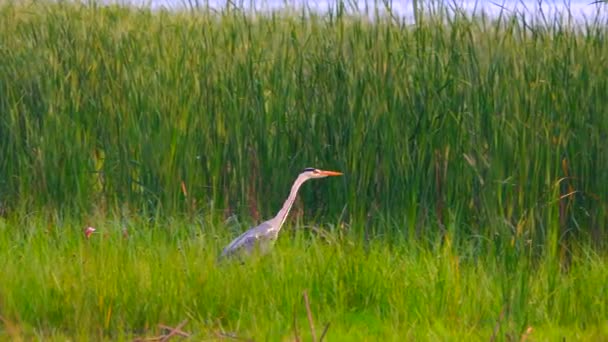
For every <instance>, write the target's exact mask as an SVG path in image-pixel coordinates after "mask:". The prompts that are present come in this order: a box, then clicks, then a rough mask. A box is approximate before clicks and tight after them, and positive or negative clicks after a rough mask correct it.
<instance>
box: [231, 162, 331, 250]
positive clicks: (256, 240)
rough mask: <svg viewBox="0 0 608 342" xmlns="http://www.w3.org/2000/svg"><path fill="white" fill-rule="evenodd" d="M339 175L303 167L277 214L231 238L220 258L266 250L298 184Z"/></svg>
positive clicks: (293, 197)
mask: <svg viewBox="0 0 608 342" xmlns="http://www.w3.org/2000/svg"><path fill="white" fill-rule="evenodd" d="M340 175H342V173H341V172H335V171H323V170H318V169H314V168H306V169H304V171H302V173H300V175H299V176H298V178H296V180H295V182H294V183H293V185H292V187H291V192H290V193H289V197H287V200H286V201H285V203H284V204H283V207H282V208H281V210H279V212H278V213H277V215H276V216H275V217H273V218H272V219H270V220H268V221H265V222H263V223H261V224H260V225H258V226H256V227H253V228H251V229H249V230H247V231H246V232H244V233H243V234H241V235H240V236H238V237H237V238H236V239H234V240H232V242H230V244H228V246H226V247H225V248H224V250H223V251H222V254H221V255H220V259H223V258H227V257H231V256H234V255H236V254H240V253H241V252H243V253H245V254H250V253H251V252H253V251H254V250H255V249H256V248H257V249H259V250H260V251H261V252H262V253H266V252H268V250H269V249H270V248H271V247H272V245H273V244H274V242H275V240H276V239H277V237H278V235H279V231H280V230H281V227H282V226H283V223H284V222H285V219H286V218H287V214H289V211H290V209H291V206H292V205H293V202H294V201H295V199H296V195H297V193H298V190H299V189H300V186H301V185H302V184H303V183H304V182H306V181H307V180H309V179H314V178H324V177H327V176H340Z"/></svg>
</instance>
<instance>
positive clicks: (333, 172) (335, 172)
mask: <svg viewBox="0 0 608 342" xmlns="http://www.w3.org/2000/svg"><path fill="white" fill-rule="evenodd" d="M319 173H320V174H322V175H324V176H342V175H343V173H342V172H337V171H323V170H319Z"/></svg>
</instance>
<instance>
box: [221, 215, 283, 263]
mask: <svg viewBox="0 0 608 342" xmlns="http://www.w3.org/2000/svg"><path fill="white" fill-rule="evenodd" d="M269 228H271V225H270V224H268V223H267V222H264V223H262V224H260V225H259V226H257V227H254V228H251V229H249V230H247V231H246V232H244V233H243V234H241V235H239V236H238V237H237V238H236V239H234V240H232V242H230V244H228V246H226V248H224V250H223V251H222V256H228V255H230V254H233V253H234V252H236V251H238V250H242V249H244V250H246V251H248V252H251V250H252V249H253V247H255V245H256V243H258V241H260V240H263V239H265V238H266V234H267V232H268V229H269Z"/></svg>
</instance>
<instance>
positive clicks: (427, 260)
mask: <svg viewBox="0 0 608 342" xmlns="http://www.w3.org/2000/svg"><path fill="white" fill-rule="evenodd" d="M1 224H2V229H1V231H0V258H1V260H3V262H2V275H3V281H2V282H0V315H2V317H3V319H4V320H3V323H4V331H2V330H0V339H10V340H14V339H16V338H17V337H18V336H19V337H22V338H25V339H27V340H30V339H45V340H46V339H53V338H55V339H57V340H62V339H64V338H76V337H78V338H80V339H81V338H86V339H105V340H109V339H111V340H123V339H129V338H133V337H136V336H139V337H142V336H147V337H151V336H153V335H155V334H158V329H157V328H156V325H157V324H158V323H164V324H168V325H173V326H174V325H177V324H178V323H179V322H181V321H183V320H185V319H188V324H187V326H186V328H185V329H184V330H186V331H188V332H191V333H192V334H193V339H194V340H203V339H207V338H217V333H219V332H224V333H228V332H234V333H237V335H238V336H241V337H247V338H255V340H275V341H276V340H293V339H294V338H295V332H294V328H293V326H294V319H295V320H296V326H297V331H298V332H299V334H300V335H301V337H302V338H306V339H307V340H310V339H309V338H310V332H309V329H308V323H307V318H306V310H305V305H304V302H303V299H302V294H303V292H304V291H307V293H308V295H309V298H310V302H311V311H312V312H313V315H314V318H315V325H316V328H317V330H318V331H317V336H319V335H320V331H321V330H322V328H323V327H324V326H325V324H326V323H330V326H329V329H328V334H327V340H328V341H336V340H340V341H344V340H352V341H361V340H379V339H387V340H392V341H397V340H403V339H406V340H416V341H420V340H428V341H436V340H454V341H457V340H482V341H483V340H485V341H487V340H489V339H490V338H491V336H492V335H493V334H494V330H495V329H496V337H497V339H498V340H499V341H509V340H519V338H520V337H521V336H522V335H524V332H525V331H526V330H527V329H528V327H532V332H531V333H530V335H529V337H528V338H529V339H530V340H532V341H555V340H561V339H562V338H566V340H587V341H597V340H602V339H605V338H606V336H608V330H606V317H608V305H607V303H606V298H607V296H608V284H607V283H606V281H605V280H606V274H607V272H608V263H607V262H606V259H605V258H601V257H600V256H598V255H596V254H592V253H591V254H589V253H582V252H581V253H577V256H576V257H574V258H573V261H572V264H571V266H570V269H569V270H568V272H559V270H558V269H556V266H558V265H556V264H554V263H551V262H550V261H549V260H547V259H543V260H541V261H539V262H531V261H530V260H529V259H527V258H525V257H522V256H521V254H519V253H518V252H516V251H515V250H514V247H511V246H508V245H506V246H500V247H496V248H494V249H492V250H491V251H488V252H487V253H486V254H484V255H483V256H478V255H475V253H474V252H473V251H471V250H466V249H459V248H456V247H455V246H453V245H452V244H451V243H450V242H449V241H448V242H446V243H445V244H443V245H440V244H437V245H435V246H433V248H430V249H429V248H421V247H420V246H418V245H416V244H403V243H394V242H390V241H387V240H384V239H377V240H373V241H371V242H369V243H367V244H364V243H362V242H360V241H359V240H358V239H357V238H352V237H349V236H348V234H346V235H342V236H341V235H340V234H338V233H337V232H335V233H333V234H331V235H330V237H331V238H330V239H329V240H324V239H321V238H315V237H313V236H311V234H310V230H308V229H303V227H302V226H300V227H299V228H298V229H293V228H294V227H288V228H286V231H284V232H283V233H284V234H283V235H282V236H281V238H280V239H279V240H278V243H277V245H276V248H275V250H274V251H273V253H271V254H269V255H266V256H264V257H260V258H253V259H251V260H250V261H249V262H248V263H247V264H245V265H241V264H238V263H235V264H231V263H227V264H220V265H218V264H217V263H216V261H217V259H216V257H217V254H218V252H219V248H220V247H221V246H222V245H223V244H224V243H227V242H228V240H227V237H228V236H227V234H226V233H225V232H223V230H224V228H219V229H218V228H217V226H214V225H212V224H211V223H210V222H200V223H198V224H193V223H187V222H183V221H171V222H163V223H159V224H157V225H150V224H146V223H142V222H123V223H120V222H117V221H107V222H104V223H103V224H100V226H96V227H97V228H98V231H99V232H100V234H99V235H93V237H92V238H91V239H90V240H87V239H85V238H84V235H83V234H82V233H81V231H80V229H81V227H79V226H75V225H73V224H72V223H69V222H59V221H56V222H54V223H53V224H49V225H45V224H44V222H42V221H38V220H35V219H33V220H23V221H21V222H6V221H2V223H1ZM13 225H20V227H15V226H13ZM124 227H127V229H128V231H129V236H128V238H124V237H123V235H122V233H121V230H122V229H123V228H124ZM14 231H21V234H20V236H19V237H18V238H15V236H14V235H15V234H14V233H13V232H14ZM517 255H519V256H517ZM507 261H508V262H507ZM501 311H502V312H503V314H502V318H499V317H501ZM497 322H499V323H497ZM497 326H498V328H496V327H497Z"/></svg>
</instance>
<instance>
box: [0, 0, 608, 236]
mask: <svg viewBox="0 0 608 342" xmlns="http://www.w3.org/2000/svg"><path fill="white" fill-rule="evenodd" d="M0 16H1V22H2V24H0V41H2V46H1V50H0V58H1V63H0V82H1V83H0V92H1V97H0V111H1V112H2V120H1V121H0V139H1V145H0V149H1V150H0V153H1V155H2V159H1V164H0V172H1V175H2V177H1V178H0V194H1V198H0V200H1V204H2V209H3V210H4V211H11V210H15V209H16V208H22V209H23V208H24V209H26V210H27V209H32V208H40V207H45V208H58V209H63V210H64V211H66V212H68V213H70V214H71V215H73V214H79V213H84V214H88V213H91V212H94V211H99V210H101V211H103V212H105V211H116V210H117V209H120V208H129V209H130V210H136V211H139V210H145V211H146V212H148V213H150V212H159V210H161V211H162V212H163V213H167V214H176V213H177V214H180V213H184V212H187V213H193V212H194V213H203V214H213V213H218V212H219V213H223V214H225V213H226V212H227V213H229V214H232V213H238V214H239V215H243V216H245V217H251V216H254V218H257V215H258V213H261V215H263V216H268V215H270V214H271V213H272V212H274V211H275V210H276V209H277V207H278V206H279V204H280V202H281V201H282V200H283V199H284V197H285V196H286V192H287V191H288V188H289V184H290V182H291V181H292V180H293V178H294V177H295V175H296V174H297V173H298V172H299V171H300V170H301V169H302V168H303V167H306V166H316V167H322V168H330V169H331V168H335V169H339V170H342V171H344V172H345V173H346V174H347V176H346V177H344V178H343V180H342V182H326V183H324V184H322V185H321V184H315V185H311V187H312V188H313V190H312V191H304V192H303V193H302V197H301V198H302V199H303V202H304V203H305V204H306V205H304V206H302V207H303V208H305V210H306V211H307V212H312V213H315V211H316V213H319V212H320V211H322V212H323V213H324V214H331V216H333V217H338V216H339V215H341V216H340V217H341V219H342V220H344V221H345V222H355V221H356V220H357V219H358V220H363V219H365V220H368V218H369V221H367V225H368V226H370V227H375V228H374V229H378V230H386V229H387V228H388V227H392V228H394V230H395V233H397V232H398V233H399V234H410V235H411V234H412V233H414V232H416V231H418V233H422V232H421V231H422V230H437V229H439V228H441V227H446V226H448V225H450V224H451V223H454V224H455V225H456V226H457V228H456V229H457V231H459V232H461V231H462V232H466V233H472V234H475V235H479V234H481V235H487V234H488V233H490V234H494V233H496V232H501V233H502V232H511V233H513V234H518V235H522V234H523V235H528V236H529V237H530V238H537V237H539V235H540V236H544V235H546V234H547V233H548V232H550V231H552V230H561V231H562V232H566V231H583V232H585V233H594V234H596V235H601V236H602V237H604V238H605V230H603V228H601V227H603V226H605V225H606V222H607V218H606V215H605V214H604V212H605V211H606V198H607V196H608V182H606V180H607V179H608V151H607V147H606V146H607V145H606V143H605V139H606V132H608V109H607V108H608V106H606V105H605V100H606V96H607V95H606V94H608V85H607V84H608V82H607V81H606V80H607V79H608V67H607V66H606V65H608V64H607V60H606V59H607V58H608V57H607V56H608V45H607V44H606V43H605V40H606V25H605V24H606V23H592V22H589V23H587V24H582V25H578V26H575V25H569V24H568V22H567V21H564V20H558V19H557V18H556V19H555V21H554V22H553V23H550V24H543V25H537V24H535V23H533V22H532V23H527V22H525V21H524V20H523V18H517V17H502V18H501V19H499V20H496V21H489V20H487V19H483V18H474V19H471V18H467V17H465V16H462V15H460V16H455V17H451V19H449V20H447V19H448V18H447V17H441V16H438V15H435V16H429V17H424V16H422V17H420V18H419V22H418V23H417V24H416V25H406V24H404V23H401V24H400V23H396V22H395V21H394V20H383V19H376V20H375V21H374V22H373V23H372V22H369V21H366V20H364V19H356V18H352V17H346V16H344V17H340V16H330V17H321V16H314V15H310V16H308V17H307V18H306V20H304V19H303V18H301V17H299V16H297V15H276V14H275V15H269V16H258V17H253V16H246V15H243V14H241V13H239V12H229V13H224V14H206V13H204V12H203V13H195V14H191V13H190V14H185V13H181V14H180V13H169V12H164V11H160V12H151V11H149V10H130V9H125V8H118V7H103V6H78V5H53V6H41V5H29V6H28V5H14V6H11V5H4V6H2V10H1V14H0ZM446 21H447V24H446V23H445V22H446ZM389 222H390V224H382V223H389ZM370 229H371V228H370ZM602 234H603V235H602Z"/></svg>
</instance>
